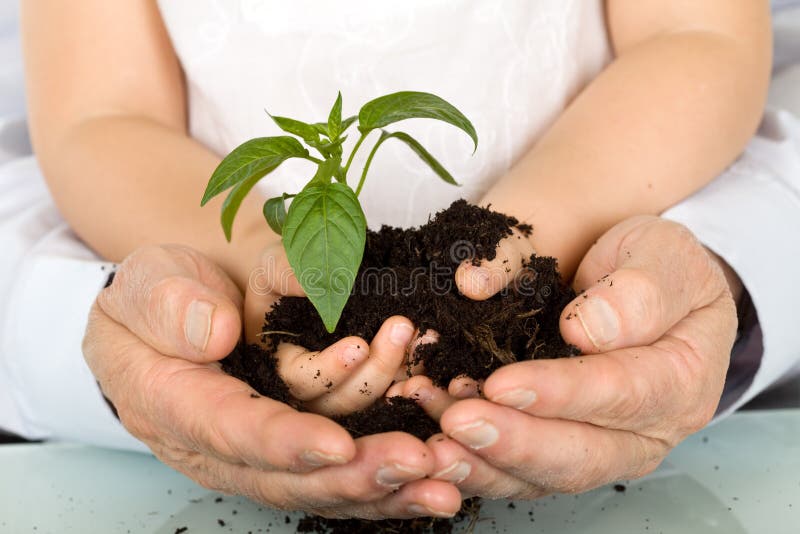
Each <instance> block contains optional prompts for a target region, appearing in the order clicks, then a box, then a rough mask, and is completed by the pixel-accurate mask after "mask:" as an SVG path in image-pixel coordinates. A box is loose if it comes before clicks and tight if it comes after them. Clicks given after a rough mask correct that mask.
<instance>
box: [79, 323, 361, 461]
mask: <svg viewBox="0 0 800 534" xmlns="http://www.w3.org/2000/svg"><path fill="white" fill-rule="evenodd" d="M101 313H102V312H100V311H99V309H97V311H96V312H95V313H94V317H93V320H94V321H95V323H94V326H93V329H94V330H93V331H92V332H91V336H89V337H87V341H86V342H85V343H84V354H85V355H86V360H87V362H88V363H89V366H90V368H91V369H92V371H93V372H94V373H95V376H97V378H98V380H99V381H100V383H101V385H102V387H103V390H104V392H105V393H106V394H107V396H108V397H109V398H110V399H111V401H112V402H113V403H114V404H115V406H116V408H117V410H118V412H119V415H120V419H121V420H122V422H123V424H125V426H126V427H127V428H128V429H129V430H130V431H131V432H132V433H133V434H134V435H135V436H137V437H139V438H140V439H145V440H163V439H167V438H169V439H172V440H173V441H174V442H175V444H176V446H179V448H182V449H189V450H193V451H197V452H201V453H203V454H205V455H210V456H213V457H216V458H218V459H220V460H223V461H225V462H228V463H242V464H247V465H251V466H254V467H257V468H259V469H294V470H306V469H312V468H316V467H319V466H321V465H330V464H343V463H346V462H347V461H349V460H350V459H351V458H352V457H353V455H354V454H355V444H354V442H353V440H352V438H351V437H350V435H349V434H348V432H347V431H346V430H345V429H343V428H342V427H340V426H339V425H337V424H336V423H334V422H333V421H331V420H330V419H327V418H325V417H322V416H319V415H315V414H310V413H297V412H296V411H294V410H293V409H291V408H290V407H288V406H287V405H285V404H282V403H280V402H277V401H274V400H272V399H268V398H265V397H261V396H259V395H257V394H256V392H255V391H254V390H253V389H252V388H251V387H249V386H248V385H247V384H245V383H244V382H241V381H239V380H237V379H235V378H233V377H231V376H228V375H226V374H225V373H223V372H222V371H221V370H220V369H219V368H218V367H216V366H213V365H198V364H195V363H192V362H189V361H186V360H183V359H180V358H170V357H166V356H163V355H160V354H158V353H157V352H156V351H155V350H153V349H152V348H151V347H149V346H147V345H145V344H144V343H142V342H141V341H140V340H138V339H137V338H136V337H135V336H134V335H133V334H131V333H130V332H129V331H128V330H127V329H125V328H124V327H122V326H120V325H119V324H117V323H116V322H114V321H111V320H110V319H107V318H104V317H103V315H102V314H101ZM131 347H134V348H133V349H132V348H131ZM132 351H134V352H132Z"/></svg>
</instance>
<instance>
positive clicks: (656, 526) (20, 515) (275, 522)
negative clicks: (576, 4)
mask: <svg viewBox="0 0 800 534" xmlns="http://www.w3.org/2000/svg"><path fill="white" fill-rule="evenodd" d="M625 485H626V490H625V491H624V492H618V491H615V490H614V488H613V487H611V486H609V487H604V488H600V489H597V490H594V491H591V492H589V493H586V494H583V495H579V496H568V495H559V496H555V497H547V498H544V499H541V500H539V501H535V502H532V503H526V502H519V501H518V502H516V503H515V506H516V508H514V509H511V508H509V507H508V503H507V502H505V501H498V502H494V503H487V504H485V505H484V508H483V512H482V515H481V516H482V518H484V519H483V520H482V521H481V522H480V523H479V526H478V528H477V529H476V532H501V533H502V532H531V533H538V532H542V533H553V532H557V533H563V534H569V533H592V534H603V533H614V534H620V533H630V532H641V533H654V534H655V533H659V532H661V533H664V534H667V533H680V534H691V533H704V534H706V533H724V534H740V533H748V534H750V533H752V534H760V533H769V534H784V533H785V534H789V533H792V534H796V533H798V532H800V409H791V410H764V411H752V412H743V413H739V414H735V415H733V416H732V417H730V418H729V419H727V420H725V421H723V422H721V423H720V424H718V425H716V426H713V427H711V428H709V429H706V430H704V431H703V432H701V433H699V434H697V435H695V436H692V437H690V438H689V439H688V440H686V441H685V442H684V443H682V444H681V445H680V446H679V447H678V448H677V449H675V450H674V451H673V452H672V454H671V455H670V456H669V458H668V459H667V461H666V462H665V463H664V464H663V465H662V466H661V467H660V468H659V469H658V470H657V471H656V472H655V473H654V474H653V475H651V476H649V477H647V478H646V479H644V480H640V481H632V482H626V483H625ZM217 497H219V495H218V494H216V493H214V492H211V491H208V490H206V489H203V488H201V487H199V486H197V485H196V484H194V483H192V482H191V481H189V480H188V479H186V478H184V477H183V476H182V475H180V474H179V473H177V472H175V471H173V470H172V469H170V468H168V467H166V466H164V465H162V464H160V463H159V462H158V461H157V460H155V459H154V458H153V457H151V456H148V455H143V454H136V453H124V452H117V451H110V450H104V449H97V448H92V447H86V446H82V445H76V444H67V443H57V444H45V445H36V444H33V445H27V444H26V445H4V446H0V533H4V534H5V533H11V534H17V533H28V532H30V533H37V534H44V533H59V534H61V533H82V534H87V533H94V532H102V533H117V532H119V533H127V532H131V533H160V534H173V533H174V532H175V530H176V529H177V528H179V527H188V530H187V531H186V532H187V534H195V533H215V534H216V533H226V532H244V533H246V532H248V531H252V532H253V533H257V532H271V533H283V532H294V531H295V526H296V519H297V518H298V517H300V516H301V514H291V517H292V523H291V524H290V525H286V524H285V518H286V515H287V514H285V513H283V512H275V511H271V510H268V509H266V508H263V507H261V506H259V505H257V504H255V503H252V502H249V501H247V500H246V499H243V498H236V497H227V496H225V497H223V500H222V502H215V501H216V498H217ZM234 510H235V511H236V512H235V513H234ZM529 512H530V513H529ZM218 519H222V520H223V521H224V522H225V526H224V527H223V526H220V525H219V524H218V522H217V520H218ZM259 529H261V530H259Z"/></svg>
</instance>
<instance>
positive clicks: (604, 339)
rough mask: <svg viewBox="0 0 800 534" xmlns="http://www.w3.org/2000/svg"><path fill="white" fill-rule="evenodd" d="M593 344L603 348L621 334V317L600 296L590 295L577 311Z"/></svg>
mask: <svg viewBox="0 0 800 534" xmlns="http://www.w3.org/2000/svg"><path fill="white" fill-rule="evenodd" d="M575 313H576V315H577V316H578V319H579V320H580V322H581V325H582V326H583V330H584V332H586V336H587V337H588V338H589V341H591V342H592V345H594V346H595V347H597V348H598V349H599V348H601V347H602V346H603V345H606V344H607V343H611V342H612V341H614V340H615V339H617V336H618V335H619V319H618V318H617V314H616V313H615V312H614V309H613V308H612V307H611V305H610V304H609V303H608V302H606V301H605V300H604V299H602V298H600V297H589V298H587V299H583V302H582V303H581V305H580V306H579V307H577V308H576V311H575Z"/></svg>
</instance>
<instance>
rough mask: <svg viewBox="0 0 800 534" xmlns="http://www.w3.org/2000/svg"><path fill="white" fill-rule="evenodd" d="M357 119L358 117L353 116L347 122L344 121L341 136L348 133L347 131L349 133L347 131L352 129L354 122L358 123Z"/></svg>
mask: <svg viewBox="0 0 800 534" xmlns="http://www.w3.org/2000/svg"><path fill="white" fill-rule="evenodd" d="M357 118H358V115H353V116H352V117H347V118H346V119H345V120H343V121H342V129H341V131H340V132H339V135H342V134H343V133H344V132H346V131H347V129H348V128H350V126H351V125H352V124H353V123H354V122H356V119H357Z"/></svg>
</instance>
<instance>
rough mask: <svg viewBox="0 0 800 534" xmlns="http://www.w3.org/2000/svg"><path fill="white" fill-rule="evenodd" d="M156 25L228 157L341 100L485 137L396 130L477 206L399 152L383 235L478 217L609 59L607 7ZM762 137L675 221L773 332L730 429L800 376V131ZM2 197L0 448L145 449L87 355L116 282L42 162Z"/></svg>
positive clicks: (215, 14) (381, 12)
mask: <svg viewBox="0 0 800 534" xmlns="http://www.w3.org/2000/svg"><path fill="white" fill-rule="evenodd" d="M159 5H160V7H161V11H162V15H163V18H164V22H165V24H166V26H167V29H168V31H169V34H170V36H171V38H172V41H173V44H174V47H175V49H176V51H177V53H178V56H179V58H180V60H181V62H182V64H183V67H184V70H185V73H186V79H187V86H188V91H189V112H190V114H189V115H190V127H191V133H192V135H193V136H194V137H195V138H197V139H198V140H200V141H201V142H202V143H204V144H205V145H207V146H208V147H210V148H211V149H212V150H214V151H216V152H218V153H219V154H224V153H226V152H227V151H229V150H231V149H232V148H234V147H235V146H236V145H237V144H239V143H241V142H242V141H245V140H247V139H249V138H251V137H255V136H265V135H279V134H280V133H281V132H280V131H279V130H278V128H277V127H276V126H275V125H274V124H273V123H272V122H271V121H270V120H269V118H268V117H267V116H266V114H265V113H264V108H266V109H267V110H268V111H270V112H271V113H274V114H278V115H284V116H290V117H295V118H300V119H304V120H307V121H318V120H323V119H324V118H325V117H326V116H327V112H328V109H329V108H330V106H331V104H332V103H333V100H334V98H335V97H336V93H337V91H339V90H341V92H342V95H343V98H344V111H345V114H355V113H356V112H357V110H358V106H360V105H361V104H362V103H364V102H366V101H368V100H370V99H372V98H374V97H376V96H380V95H383V94H386V93H389V92H393V91H398V90H404V89H410V90H423V91H429V92H433V93H435V94H438V95H440V96H442V97H444V98H445V99H447V100H449V101H451V102H452V103H453V104H454V105H456V106H457V107H458V108H460V109H461V110H462V111H463V112H464V113H465V114H466V115H467V116H468V117H469V118H470V119H472V121H473V123H474V124H475V127H476V129H477V131H478V135H479V137H480V144H479V148H478V150H477V152H476V153H475V154H474V155H472V156H470V153H471V148H472V147H471V142H470V141H469V139H468V138H467V137H466V136H465V135H464V134H463V133H461V132H459V131H458V130H456V129H454V128H453V127H452V126H449V125H446V124H442V123H436V122H434V121H430V120H428V121H423V120H418V121H408V122H407V123H400V124H397V125H392V127H390V129H402V130H404V131H407V132H409V133H411V134H413V135H414V136H415V137H417V138H418V139H419V140H420V141H422V143H423V144H424V145H425V146H426V147H427V148H428V149H429V150H430V151H431V152H432V153H433V154H434V155H436V156H437V157H438V158H439V159H440V160H441V161H442V162H443V164H444V165H445V166H446V167H447V168H448V169H450V170H451V171H452V172H453V174H454V176H455V177H456V178H457V179H458V180H459V181H460V182H461V183H462V184H463V187H460V188H455V187H452V186H449V185H447V184H444V183H442V182H441V181H439V180H438V179H437V178H436V177H435V176H434V175H433V174H432V173H431V172H430V171H429V170H428V169H427V168H426V167H425V166H424V165H423V164H422V163H421V162H420V161H419V160H418V159H417V157H416V156H415V155H414V154H413V153H411V152H410V151H409V150H408V149H407V148H406V147H405V146H404V145H401V144H389V143H387V144H386V145H384V149H383V151H382V152H380V153H379V156H378V157H377V158H376V161H375V163H374V166H373V169H372V171H371V173H370V178H369V179H368V181H367V186H366V188H365V190H364V193H363V197H362V199H363V201H364V204H365V212H366V214H367V218H368V220H369V222H370V225H371V226H377V225H379V224H383V223H389V224H395V225H411V224H419V223H421V222H424V221H425V219H426V218H427V216H428V214H430V213H431V212H432V211H435V210H437V209H440V208H442V207H444V206H446V205H447V204H449V203H450V202H451V201H452V200H454V199H456V198H458V197H466V198H468V199H473V200H475V199H478V198H479V197H480V196H481V194H482V193H483V192H484V191H485V190H486V189H487V188H488V187H489V186H490V185H491V184H492V183H493V181H495V180H496V179H498V178H499V177H500V176H501V175H502V174H503V173H504V172H505V171H506V170H508V169H509V167H510V166H511V165H513V163H514V162H515V161H516V160H517V159H518V158H519V157H520V156H521V155H522V154H523V153H524V152H525V151H526V150H527V149H528V148H529V147H530V146H531V144H532V143H533V142H534V141H535V140H536V138H537V137H538V136H539V135H540V134H541V133H542V132H543V131H544V130H545V129H546V128H547V127H548V125H549V124H550V123H551V122H552V121H553V120H554V119H555V118H556V117H557V116H558V114H559V113H560V112H561V111H562V110H563V109H564V107H565V106H566V105H567V104H568V103H569V101H570V99H571V98H573V97H574V96H575V95H576V94H577V93H578V92H579V91H580V90H581V89H582V88H583V87H584V86H585V85H586V84H587V83H589V81H590V80H591V79H592V78H593V77H594V76H596V75H597V74H598V73H599V72H600V71H601V70H602V68H603V67H604V66H605V65H606V64H607V62H608V61H609V60H610V59H611V55H610V50H609V45H608V41H607V36H606V29H605V25H604V20H603V9H602V7H603V6H602V2H601V0H537V1H536V2H530V1H528V0H507V1H504V2H478V1H471V0H456V1H454V0H406V1H405V2H375V1H368V0H350V1H348V2H336V3H332V2H312V1H311V0H294V1H291V2H287V1H285V0H282V1H278V0H162V1H160V2H159ZM765 124H766V128H767V129H766V130H765V131H764V133H765V135H764V136H762V137H760V138H757V139H755V140H754V141H753V143H752V144H751V146H750V147H749V148H748V150H747V152H746V153H745V154H744V156H743V157H742V158H741V159H740V160H739V162H738V163H737V164H735V165H734V166H733V167H732V168H731V169H730V170H729V171H728V172H726V173H725V174H723V175H722V176H720V177H719V178H718V179H717V180H715V182H714V183H712V184H711V185H710V186H709V187H707V188H706V189H704V190H703V191H700V192H699V193H697V194H696V195H694V196H693V197H692V198H690V199H688V200H687V201H685V202H683V203H681V204H679V205H678V206H676V207H675V208H673V209H672V210H670V212H669V213H668V214H666V215H667V216H670V217H672V218H674V219H676V220H679V221H681V222H683V223H685V224H687V225H688V226H689V227H690V228H691V229H692V230H693V231H694V232H695V233H696V234H697V235H698V237H699V238H700V239H701V240H702V241H704V242H705V243H706V244H708V245H709V246H710V247H711V248H713V249H714V250H716V252H717V253H719V254H720V255H722V256H723V257H724V258H726V259H727V260H728V262H729V263H730V264H731V265H732V266H733V267H734V268H735V269H736V270H737V272H739V274H740V275H741V277H742V279H743V280H744V282H745V285H746V286H747V287H748V289H749V291H750V294H751V295H752V297H753V301H754V302H755V306H756V309H757V310H758V312H759V318H760V326H756V327H754V328H753V329H752V330H751V331H750V332H749V335H748V336H746V338H745V340H744V342H743V343H742V344H740V350H739V352H741V353H743V354H746V355H748V357H742V358H741V359H740V360H739V361H741V362H751V363H752V365H750V366H749V367H748V366H747V365H744V366H740V367H742V368H744V369H746V374H745V375H744V376H743V380H741V381H738V382H735V383H733V382H732V383H733V384H734V385H736V386H737V387H735V388H731V391H730V392H729V394H728V395H727V400H726V401H725V406H727V407H729V409H733V408H734V407H736V406H738V405H739V404H741V403H742V402H744V401H746V400H747V399H749V398H751V397H752V396H753V395H755V394H756V393H757V392H758V391H761V390H763V389H764V388H765V387H766V386H767V385H769V384H770V383H773V382H774V381H775V380H777V379H778V378H779V377H780V376H784V375H785V374H786V372H787V370H788V369H789V368H791V367H792V365H793V364H794V363H795V362H796V361H797V360H798V359H800V358H799V356H800V329H797V328H796V327H795V326H793V325H792V324H791V321H792V317H793V316H794V314H793V313H792V312H791V308H789V306H790V304H789V302H793V301H797V300H798V299H800V288H798V287H797V285H796V284H795V286H794V287H792V288H788V289H787V288H786V287H784V286H783V285H782V284H780V283H779V282H778V280H781V279H788V278H789V274H788V273H796V272H798V270H799V269H798V267H799V266H800V241H799V240H798V239H797V237H796V236H797V235H798V233H799V232H800V172H796V171H798V170H800V144H799V142H798V140H800V124H798V122H797V120H796V119H794V118H793V117H791V116H790V115H788V114H786V113H781V114H768V116H767V118H766V122H765ZM1 127H2V124H1V123H0V131H1V130H2V128H1ZM349 142H350V143H352V142H353V139H350V140H349ZM365 152H366V151H365ZM364 155H365V154H362V156H361V158H357V160H356V162H355V164H354V168H355V169H359V168H360V164H361V163H362V162H363V158H364ZM310 171H311V169H310V168H309V166H308V164H307V162H303V161H297V162H290V163H289V164H286V165H285V167H282V168H281V169H279V170H278V171H277V172H275V173H274V174H272V175H270V176H269V177H268V178H267V179H265V180H264V181H263V182H262V184H263V186H262V194H264V195H274V194H278V193H281V192H284V191H286V192H295V191H297V190H298V189H299V188H300V187H301V186H302V185H303V183H304V180H306V179H307V178H308V177H309V176H310V174H309V173H310ZM0 187H1V188H2V191H3V192H4V194H3V195H2V196H0V250H2V251H3V254H4V255H6V256H7V257H8V260H7V261H6V260H5V259H4V261H3V263H2V264H0V428H5V429H7V430H11V431H14V432H16V433H19V434H22V435H25V436H28V437H33V438H57V439H75V440H80V441H85V442H91V443H97V444H102V445H109V446H114V447H124V448H134V449H142V448H143V446H142V445H141V444H140V443H138V442H137V441H136V440H134V439H133V438H131V437H130V436H129V435H128V434H127V433H126V432H125V431H124V429H123V428H122V427H121V426H120V425H119V424H118V422H117V421H116V420H115V419H114V418H113V417H112V415H111V414H110V412H109V411H108V409H107V406H106V405H105V404H104V402H103V400H102V398H101V396H100V393H99V391H98V389H97V387H96V385H95V384H94V381H93V379H92V376H91V374H90V373H89V371H88V369H87V368H86V366H85V364H84V362H83V359H82V357H81V353H80V341H81V337H82V335H83V329H84V327H85V321H86V314H87V311H88V308H89V306H90V305H91V302H92V300H93V299H94V296H95V295H96V293H97V291H98V290H99V289H100V288H101V287H102V286H103V283H104V282H105V280H106V278H107V275H108V267H109V266H108V265H107V264H105V263H103V262H102V261H100V260H99V259H98V258H96V257H95V256H94V254H93V253H92V252H91V251H90V250H89V249H88V248H87V247H86V246H85V245H83V244H82V243H81V242H80V241H79V240H78V239H77V238H76V237H75V236H74V235H73V234H72V233H71V232H70V230H69V228H68V227H67V225H66V224H65V223H64V222H63V220H61V218H60V217H59V215H58V213H57V211H56V210H55V208H54V206H53V203H52V200H51V199H50V197H49V195H48V193H47V190H46V188H45V187H44V185H43V181H42V179H41V176H40V174H39V171H38V169H37V166H36V164H35V161H34V160H33V159H32V158H28V159H21V160H17V161H13V162H11V163H8V164H6V165H4V166H2V167H0ZM21 208H22V209H21ZM762 236H770V237H774V238H775V239H778V236H785V237H784V239H785V240H786V243H784V244H785V246H784V248H783V249H781V250H780V251H774V254H779V255H780V260H781V261H780V262H762V261H761V260H760V258H761V257H768V255H767V256H757V254H762V253H765V249H766V248H767V247H768V246H769V243H770V241H771V239H764V238H763V237H762ZM234 239H235V228H234ZM45 331H46V335H43V333H44V332H45ZM762 332H763V338H762ZM762 339H763V350H762V346H761V345H762ZM55 346H58V347H59V348H60V350H57V351H54V350H53V348H54V347H55ZM737 358H739V356H737ZM43 370H47V371H43ZM65 399H69V402H65Z"/></svg>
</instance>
